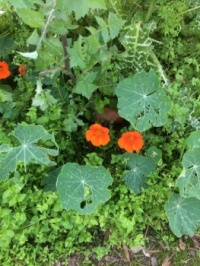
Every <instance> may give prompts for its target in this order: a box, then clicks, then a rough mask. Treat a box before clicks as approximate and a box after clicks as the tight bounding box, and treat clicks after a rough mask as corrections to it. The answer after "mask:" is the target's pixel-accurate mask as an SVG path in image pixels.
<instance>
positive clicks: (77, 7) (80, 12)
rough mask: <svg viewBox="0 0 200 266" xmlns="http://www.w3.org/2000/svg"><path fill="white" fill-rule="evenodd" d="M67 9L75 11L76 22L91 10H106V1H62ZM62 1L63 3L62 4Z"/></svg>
mask: <svg viewBox="0 0 200 266" xmlns="http://www.w3.org/2000/svg"><path fill="white" fill-rule="evenodd" d="M62 1H63V5H64V6H65V7H66V9H67V10H68V11H69V12H71V11H74V13H75V18H76V20H78V19H80V18H81V17H84V16H85V15H86V14H87V13H88V11H89V10H90V9H92V10H94V9H106V5H105V2H104V0H92V1H91V0H76V1H74V0H62ZM62 1H61V2H62Z"/></svg>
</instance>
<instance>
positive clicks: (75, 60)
mask: <svg viewBox="0 0 200 266" xmlns="http://www.w3.org/2000/svg"><path fill="white" fill-rule="evenodd" d="M82 45H83V37H82V36H81V35H79V38H78V40H77V41H75V42H74V44H73V47H71V48H70V47H67V52H68V54H69V59H70V67H72V68H73V67H77V66H78V67H80V68H81V69H82V70H83V69H85V68H86V62H85V60H86V59H85V56H86V55H85V53H84V51H83V47H82Z"/></svg>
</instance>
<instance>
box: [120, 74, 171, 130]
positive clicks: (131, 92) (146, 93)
mask: <svg viewBox="0 0 200 266" xmlns="http://www.w3.org/2000/svg"><path fill="white" fill-rule="evenodd" d="M116 95H117V97H118V108H119V115H120V116H121V117H123V118H125V119H126V120H128V121H129V122H130V123H131V124H132V126H133V127H134V128H135V129H137V130H138V131H140V132H142V131H145V130H147V129H149V128H151V127H153V126H154V127H160V126H162V125H163V124H164V123H165V121H166V119H167V113H168V111H169V110H170V107H171V103H170V101H169V99H168V98H167V97H166V95H165V92H164V90H163V89H161V88H160V83H159V79H158V77H157V75H156V73H155V71H154V70H151V71H149V72H148V73H146V72H140V73H137V74H135V75H134V76H129V77H128V78H126V79H124V80H122V81H121V82H120V83H119V84H118V86H117V88H116Z"/></svg>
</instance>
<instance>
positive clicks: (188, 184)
mask: <svg viewBox="0 0 200 266" xmlns="http://www.w3.org/2000/svg"><path fill="white" fill-rule="evenodd" d="M182 164H183V171H182V172H181V174H180V175H179V177H178V179H177V185H178V187H179V189H180V195H181V196H182V197H195V198H197V199H200V148H194V149H192V150H189V151H187V152H186V153H185V154H184V155H183V160H182Z"/></svg>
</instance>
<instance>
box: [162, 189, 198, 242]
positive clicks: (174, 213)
mask: <svg viewBox="0 0 200 266" xmlns="http://www.w3.org/2000/svg"><path fill="white" fill-rule="evenodd" d="M165 211H166V214H167V217H168V220H169V226H170V228H171V230H172V232H173V233H174V234H175V235H176V236H177V237H181V236H182V235H189V236H191V237H192V236H194V234H195V232H196V230H197V228H198V227H199V226H200V200H198V199H196V198H182V197H181V196H180V195H178V194H173V195H172V197H171V198H170V199H169V201H168V202H167V203H166V205H165Z"/></svg>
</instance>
